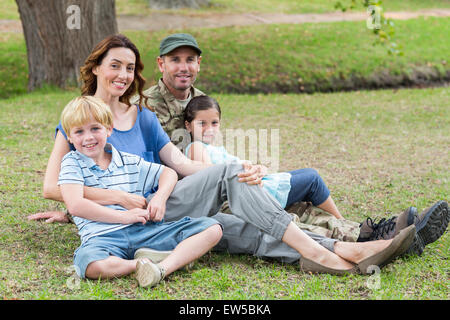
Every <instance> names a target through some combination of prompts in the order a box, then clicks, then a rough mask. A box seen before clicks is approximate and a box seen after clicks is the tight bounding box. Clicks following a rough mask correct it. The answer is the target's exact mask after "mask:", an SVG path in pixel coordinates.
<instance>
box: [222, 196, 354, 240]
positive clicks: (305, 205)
mask: <svg viewBox="0 0 450 320" xmlns="http://www.w3.org/2000/svg"><path fill="white" fill-rule="evenodd" d="M286 211H287V212H289V213H291V214H292V216H293V217H294V219H293V220H292V221H293V222H294V223H295V224H296V225H297V226H298V227H299V228H300V229H303V230H308V231H311V232H314V233H316V234H319V235H321V236H324V237H327V238H332V239H337V240H339V241H347V242H356V240H357V239H358V237H359V231H360V228H359V223H358V222H354V221H351V220H346V219H337V218H336V217H335V216H333V215H332V214H330V213H328V212H326V211H324V210H322V209H320V208H318V207H315V206H313V205H312V203H310V202H297V203H295V204H293V205H292V206H290V207H289V208H286ZM221 212H223V213H231V211H230V209H229V208H228V202H225V203H224V204H223V206H222V209H221Z"/></svg>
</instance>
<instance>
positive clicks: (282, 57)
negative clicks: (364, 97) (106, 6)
mask: <svg viewBox="0 0 450 320" xmlns="http://www.w3.org/2000/svg"><path fill="white" fill-rule="evenodd" d="M449 21H450V19H449V18H427V19H424V18H421V19H413V20H407V21H398V22H396V28H397V29H396V31H397V36H396V41H397V42H398V43H399V44H402V45H403V51H404V56H390V55H388V54H387V52H386V48H385V47H383V46H374V45H373V43H372V42H373V41H374V37H373V35H372V34H371V32H370V31H369V30H367V29H366V28H365V26H364V24H363V23H362V22H361V23H360V22H336V23H319V24H302V25H259V26H250V27H239V28H238V27H231V28H218V29H191V30H176V31H187V32H190V33H192V34H193V35H194V36H195V37H196V38H197V40H198V42H199V44H200V46H201V48H202V49H203V51H204V54H203V62H202V70H201V73H200V75H199V78H198V80H197V86H198V87H199V88H201V89H202V90H204V91H206V92H224V93H257V92H316V91H341V90H354V89H358V88H382V87H399V86H411V85H429V84H430V83H441V82H446V81H447V82H448V81H449V79H450V70H449V69H448V61H447V60H448V54H447V52H450V42H449V41H447V38H448V37H447V35H448V34H449V33H450V23H448V22H449ZM172 31H175V30H172ZM172 31H171V32H172ZM167 33H168V31H160V32H152V33H149V32H142V31H139V32H126V35H127V36H129V37H130V38H131V39H132V41H133V42H135V43H136V45H137V47H138V48H139V49H140V52H141V55H142V58H143V62H144V65H145V66H146V68H145V69H144V76H145V77H146V78H147V79H148V86H150V85H152V84H154V83H155V82H156V81H157V79H158V78H159V77H160V72H159V70H158V69H157V66H156V63H155V59H156V56H157V55H158V46H159V42H160V41H161V39H162V38H163V37H165V36H166V35H167ZM0 39H1V41H0V62H1V66H2V67H1V68H0V98H2V97H3V98H4V97H8V96H10V95H13V94H20V93H24V92H25V91H26V82H27V67H26V66H27V62H26V48H25V44H24V39H23V36H22V35H18V34H0Z"/></svg>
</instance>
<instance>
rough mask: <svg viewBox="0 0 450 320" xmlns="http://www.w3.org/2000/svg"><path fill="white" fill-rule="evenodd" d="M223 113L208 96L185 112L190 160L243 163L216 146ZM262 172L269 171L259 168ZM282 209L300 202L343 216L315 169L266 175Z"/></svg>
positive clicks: (197, 99) (266, 186)
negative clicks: (215, 141)
mask: <svg viewBox="0 0 450 320" xmlns="http://www.w3.org/2000/svg"><path fill="white" fill-rule="evenodd" d="M220 117H221V111H220V106H219V104H218V102H217V101H216V100H215V99H213V98H211V97H208V96H199V97H195V98H193V99H192V100H191V101H190V102H189V104H188V105H187V107H186V109H185V118H184V119H185V126H186V129H187V130H188V131H189V132H190V134H191V137H192V141H193V142H192V143H191V144H189V145H188V147H187V148H186V155H187V157H188V158H190V159H192V160H196V161H201V162H203V163H207V164H218V163H225V162H232V161H238V162H240V161H241V160H240V159H239V158H237V157H235V156H233V155H231V154H229V153H228V152H227V151H226V150H225V148H224V147H223V146H214V145H213V143H214V139H215V137H216V135H217V134H218V133H219V130H220ZM259 167H260V169H261V171H262V172H265V173H267V168H266V167H265V166H263V165H259ZM261 184H262V187H263V188H264V189H266V190H267V191H268V192H269V193H270V194H271V195H272V196H273V197H274V198H275V199H276V200H277V201H278V202H279V203H280V205H281V206H282V207H283V208H286V207H289V206H290V205H292V204H294V203H296V202H300V201H306V202H312V204H313V205H314V206H316V207H319V208H321V209H322V210H325V211H327V212H329V213H331V214H332V215H333V216H335V217H336V218H337V219H343V216H342V215H341V213H340V212H339V210H338V209H337V207H336V205H335V203H334V201H333V199H332V198H331V197H330V191H329V190H328V188H327V186H326V185H325V183H324V181H323V180H322V178H321V177H320V175H319V174H318V173H317V171H316V170H314V169H298V170H294V171H290V172H281V173H274V174H266V175H265V176H264V177H263V178H262V181H261Z"/></svg>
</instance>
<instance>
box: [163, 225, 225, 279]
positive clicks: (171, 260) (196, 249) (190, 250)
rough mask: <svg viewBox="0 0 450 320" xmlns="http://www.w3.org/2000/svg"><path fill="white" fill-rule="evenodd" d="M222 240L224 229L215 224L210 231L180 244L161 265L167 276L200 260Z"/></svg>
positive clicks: (205, 231) (198, 234) (207, 230)
mask: <svg viewBox="0 0 450 320" xmlns="http://www.w3.org/2000/svg"><path fill="white" fill-rule="evenodd" d="M220 238H222V228H221V227H220V225H218V224H215V225H213V226H211V227H209V228H208V229H206V230H204V231H202V232H200V233H197V234H196V235H193V236H191V237H189V238H187V239H185V240H183V241H182V242H180V243H179V244H178V245H177V246H176V247H175V249H174V250H173V252H172V253H171V254H170V255H169V256H168V257H167V258H165V259H164V260H163V261H161V262H160V263H159V265H160V267H162V268H164V269H165V270H166V276H167V275H169V274H171V273H172V272H174V271H176V270H178V269H180V268H182V267H184V266H185V265H187V264H189V263H191V262H192V261H194V260H196V259H198V258H200V257H201V256H203V255H204V254H205V253H207V252H208V251H209V250H211V249H212V248H213V247H214V246H215V245H216V244H217V243H218V242H219V240H220Z"/></svg>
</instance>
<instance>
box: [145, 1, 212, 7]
mask: <svg viewBox="0 0 450 320" xmlns="http://www.w3.org/2000/svg"><path fill="white" fill-rule="evenodd" d="M209 2H210V0H148V5H149V7H150V8H152V9H179V8H193V9H198V8H200V7H201V6H206V5H208V4H209Z"/></svg>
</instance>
